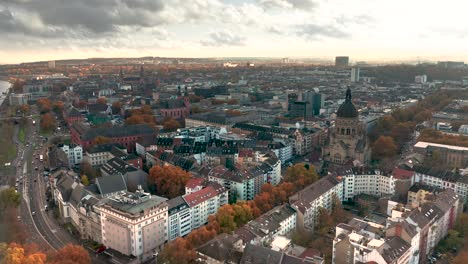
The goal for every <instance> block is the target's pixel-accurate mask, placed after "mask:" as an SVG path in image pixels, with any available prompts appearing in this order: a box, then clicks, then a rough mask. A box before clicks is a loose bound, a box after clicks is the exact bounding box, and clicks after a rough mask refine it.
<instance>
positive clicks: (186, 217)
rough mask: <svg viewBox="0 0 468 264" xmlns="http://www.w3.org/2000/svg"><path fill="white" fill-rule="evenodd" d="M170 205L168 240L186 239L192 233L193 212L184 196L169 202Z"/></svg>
mask: <svg viewBox="0 0 468 264" xmlns="http://www.w3.org/2000/svg"><path fill="white" fill-rule="evenodd" d="M167 205H168V223H167V227H168V239H169V241H171V240H174V239H176V238H178V237H184V236H186V235H188V234H189V233H190V232H192V216H191V210H190V207H189V205H188V204H187V202H186V201H185V200H184V198H182V196H177V197H176V198H173V199H171V200H169V201H167Z"/></svg>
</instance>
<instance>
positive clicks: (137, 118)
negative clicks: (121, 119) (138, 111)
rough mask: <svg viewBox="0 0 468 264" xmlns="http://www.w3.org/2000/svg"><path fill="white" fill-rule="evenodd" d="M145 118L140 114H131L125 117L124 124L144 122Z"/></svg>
mask: <svg viewBox="0 0 468 264" xmlns="http://www.w3.org/2000/svg"><path fill="white" fill-rule="evenodd" d="M144 123H145V120H144V119H143V117H142V116H141V115H131V116H129V117H127V118H126V119H125V124H126V125H136V124H144Z"/></svg>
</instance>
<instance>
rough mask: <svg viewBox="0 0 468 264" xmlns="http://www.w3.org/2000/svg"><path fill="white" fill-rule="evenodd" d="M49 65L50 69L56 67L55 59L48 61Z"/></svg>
mask: <svg viewBox="0 0 468 264" xmlns="http://www.w3.org/2000/svg"><path fill="white" fill-rule="evenodd" d="M47 66H48V67H49V69H55V61H49V62H48V63H47Z"/></svg>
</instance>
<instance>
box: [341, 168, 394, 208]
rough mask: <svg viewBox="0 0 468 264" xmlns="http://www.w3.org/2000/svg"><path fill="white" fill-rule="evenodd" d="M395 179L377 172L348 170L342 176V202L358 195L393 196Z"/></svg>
mask: <svg viewBox="0 0 468 264" xmlns="http://www.w3.org/2000/svg"><path fill="white" fill-rule="evenodd" d="M395 181H396V180H395V179H394V178H393V176H392V175H384V174H382V173H381V172H380V171H379V170H372V171H367V170H363V171H359V170H358V169H355V170H348V171H346V172H345V175H344V176H343V194H344V195H343V200H345V201H346V200H348V199H353V198H354V196H356V195H359V194H368V195H373V196H378V197H381V196H385V195H393V194H395Z"/></svg>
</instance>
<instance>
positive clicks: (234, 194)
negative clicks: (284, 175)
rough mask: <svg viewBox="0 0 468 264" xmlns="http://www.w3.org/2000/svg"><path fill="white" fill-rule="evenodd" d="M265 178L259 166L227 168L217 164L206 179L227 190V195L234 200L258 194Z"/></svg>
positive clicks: (248, 198)
mask: <svg viewBox="0 0 468 264" xmlns="http://www.w3.org/2000/svg"><path fill="white" fill-rule="evenodd" d="M266 178H267V176H266V174H265V173H264V172H263V170H261V169H260V168H259V167H256V166H255V167H254V166H249V167H243V166H236V167H235V168H233V169H228V168H226V167H225V166H223V165H219V166H216V167H214V168H213V169H211V170H210V171H209V173H208V180H209V181H212V182H216V183H218V184H219V185H221V186H224V187H226V188H227V189H228V190H229V197H231V198H233V199H235V200H253V199H254V198H255V195H257V194H259V193H260V191H261V189H262V185H263V184H264V183H265V179H266Z"/></svg>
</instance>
